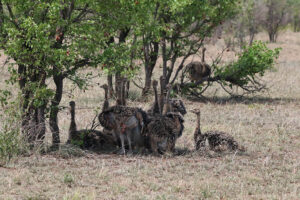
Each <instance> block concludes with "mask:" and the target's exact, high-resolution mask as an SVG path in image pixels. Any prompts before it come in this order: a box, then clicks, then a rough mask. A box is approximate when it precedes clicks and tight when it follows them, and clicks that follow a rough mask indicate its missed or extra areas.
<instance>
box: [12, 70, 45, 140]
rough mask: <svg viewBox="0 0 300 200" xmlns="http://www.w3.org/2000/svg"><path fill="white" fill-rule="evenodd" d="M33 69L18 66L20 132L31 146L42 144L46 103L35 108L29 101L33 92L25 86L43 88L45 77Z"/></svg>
mask: <svg viewBox="0 0 300 200" xmlns="http://www.w3.org/2000/svg"><path fill="white" fill-rule="evenodd" d="M34 69H36V68H35V67H33V66H29V67H26V66H24V65H19V66H18V73H19V76H20V80H19V87H20V89H21V91H22V101H21V111H22V122H21V126H22V128H21V130H22V133H23V135H24V136H25V138H26V139H27V141H28V142H29V143H31V144H35V143H36V142H38V143H42V142H43V140H44V138H45V133H46V125H45V108H46V104H47V103H46V102H43V103H42V105H41V106H39V107H35V106H34V105H33V102H32V99H31V98H33V97H34V92H35V90H32V89H31V88H28V84H27V83H37V84H38V86H39V87H44V86H45V80H46V76H45V74H44V73H41V72H40V71H38V70H34ZM29 70H30V71H29ZM31 70H32V71H31Z"/></svg>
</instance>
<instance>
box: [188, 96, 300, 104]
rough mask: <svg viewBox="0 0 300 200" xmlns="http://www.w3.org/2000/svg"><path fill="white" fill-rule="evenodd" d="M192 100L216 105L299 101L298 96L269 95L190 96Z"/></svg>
mask: <svg viewBox="0 0 300 200" xmlns="http://www.w3.org/2000/svg"><path fill="white" fill-rule="evenodd" d="M189 100H191V101H193V102H203V103H212V104H218V105H224V104H246V105H249V104H270V105H280V104H287V103H296V104H297V103H299V102H300V99H299V98H286V97H283V98H279V97H278V98H271V97H204V98H203V99H199V98H194V97H190V98H189Z"/></svg>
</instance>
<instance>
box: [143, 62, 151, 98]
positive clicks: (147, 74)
mask: <svg viewBox="0 0 300 200" xmlns="http://www.w3.org/2000/svg"><path fill="white" fill-rule="evenodd" d="M152 72H153V69H151V68H150V66H147V65H146V64H145V85H144V88H143V91H142V96H147V95H148V94H149V90H150V88H151V79H152Z"/></svg>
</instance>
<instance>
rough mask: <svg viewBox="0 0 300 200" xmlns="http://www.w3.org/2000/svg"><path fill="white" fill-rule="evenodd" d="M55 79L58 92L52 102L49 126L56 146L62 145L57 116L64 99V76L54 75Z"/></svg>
mask: <svg viewBox="0 0 300 200" xmlns="http://www.w3.org/2000/svg"><path fill="white" fill-rule="evenodd" d="M53 79H54V83H55V86H56V91H55V96H54V99H53V100H52V101H51V110H50V119H49V124H50V130H51V132H52V144H53V145H54V146H55V145H58V144H59V143H60V137H59V126H58V120H57V115H58V111H59V108H58V105H59V104H60V101H61V98H62V92H63V79H64V77H63V76H62V75H54V76H53Z"/></svg>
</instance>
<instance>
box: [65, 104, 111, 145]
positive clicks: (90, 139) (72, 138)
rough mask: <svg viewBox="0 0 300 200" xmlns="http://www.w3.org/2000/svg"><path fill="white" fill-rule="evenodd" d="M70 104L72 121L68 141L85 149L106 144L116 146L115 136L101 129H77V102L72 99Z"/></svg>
mask: <svg viewBox="0 0 300 200" xmlns="http://www.w3.org/2000/svg"><path fill="white" fill-rule="evenodd" d="M69 105H70V113H71V123H70V127H69V138H68V141H67V143H69V144H74V145H77V146H79V147H80V148H83V149H96V148H104V146H105V145H109V146H115V144H114V142H113V138H112V137H110V136H108V135H104V134H103V133H102V132H101V131H97V130H93V129H83V130H77V126H76V122H75V102H74V101H71V102H70V103H69Z"/></svg>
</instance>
